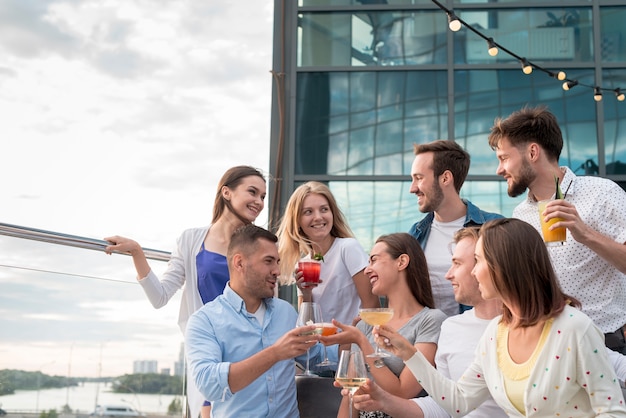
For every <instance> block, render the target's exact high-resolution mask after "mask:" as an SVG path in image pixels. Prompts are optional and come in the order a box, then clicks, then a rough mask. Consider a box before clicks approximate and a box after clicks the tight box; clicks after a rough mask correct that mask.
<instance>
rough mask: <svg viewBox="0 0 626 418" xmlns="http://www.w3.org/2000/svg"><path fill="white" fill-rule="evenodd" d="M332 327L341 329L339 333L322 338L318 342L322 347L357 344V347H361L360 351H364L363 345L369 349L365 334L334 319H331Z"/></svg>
mask: <svg viewBox="0 0 626 418" xmlns="http://www.w3.org/2000/svg"><path fill="white" fill-rule="evenodd" d="M333 325H334V326H336V327H337V328H339V329H341V332H337V333H336V334H334V335H329V336H328V337H322V338H321V339H320V341H321V342H322V343H323V344H324V345H334V344H339V345H350V344H358V345H359V347H361V350H364V347H363V344H364V343H367V345H368V346H370V347H371V345H370V344H369V341H367V337H365V334H363V333H362V332H361V331H360V330H359V329H358V328H357V327H355V326H351V325H346V324H343V323H341V322H339V321H337V320H335V319H333Z"/></svg>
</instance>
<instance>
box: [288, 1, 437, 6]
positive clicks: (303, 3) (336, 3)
mask: <svg viewBox="0 0 626 418" xmlns="http://www.w3.org/2000/svg"><path fill="white" fill-rule="evenodd" d="M369 4H391V5H395V4H398V5H402V4H432V0H299V1H298V6H350V5H369Z"/></svg>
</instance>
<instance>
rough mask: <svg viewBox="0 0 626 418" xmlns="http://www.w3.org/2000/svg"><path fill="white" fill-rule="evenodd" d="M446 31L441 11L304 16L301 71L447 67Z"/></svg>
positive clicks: (300, 51)
mask: <svg viewBox="0 0 626 418" xmlns="http://www.w3.org/2000/svg"><path fill="white" fill-rule="evenodd" d="M447 28H448V26H447V19H446V15H445V14H444V13H442V11H441V10H431V11H415V10H414V11H391V10H390V11H363V12H357V13H347V12H337V13H317V12H316V13H302V14H300V15H299V28H298V34H299V36H298V66H299V67H311V66H364V65H370V66H371V65H374V66H379V65H414V64H434V63H445V62H446V30H447Z"/></svg>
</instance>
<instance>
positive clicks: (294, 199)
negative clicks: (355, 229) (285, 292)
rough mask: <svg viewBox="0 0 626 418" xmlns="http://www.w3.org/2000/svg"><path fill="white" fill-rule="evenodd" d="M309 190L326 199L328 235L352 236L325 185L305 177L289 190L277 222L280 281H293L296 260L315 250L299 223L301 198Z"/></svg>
mask: <svg viewBox="0 0 626 418" xmlns="http://www.w3.org/2000/svg"><path fill="white" fill-rule="evenodd" d="M311 194H318V195H320V196H324V197H325V198H326V200H327V201H328V206H329V208H330V211H331V212H332V214H333V227H332V229H331V230H330V235H331V236H333V237H337V238H353V237H354V234H353V233H352V230H351V229H350V227H349V226H348V223H347V222H346V219H345V216H344V215H343V212H341V209H339V206H338V205H337V201H336V200H335V197H334V196H333V194H332V192H331V191H330V189H329V188H328V186H326V185H325V184H323V183H320V182H317V181H309V182H307V183H304V184H303V185H301V186H299V187H298V188H297V189H296V190H294V192H293V193H292V194H291V197H290V198H289V201H288V202H287V206H286V207H285V213H284V215H283V217H282V219H281V221H280V225H279V226H278V233H277V235H278V254H279V256H280V272H281V284H290V283H291V282H293V271H294V266H295V265H296V263H297V262H298V260H299V259H300V258H302V257H304V256H306V255H307V254H311V253H312V252H314V250H315V249H314V248H313V244H314V243H313V241H311V239H309V237H307V236H306V235H305V234H304V232H302V229H301V228H300V224H299V220H300V214H301V213H302V206H303V205H304V199H305V198H306V197H307V196H309V195H311Z"/></svg>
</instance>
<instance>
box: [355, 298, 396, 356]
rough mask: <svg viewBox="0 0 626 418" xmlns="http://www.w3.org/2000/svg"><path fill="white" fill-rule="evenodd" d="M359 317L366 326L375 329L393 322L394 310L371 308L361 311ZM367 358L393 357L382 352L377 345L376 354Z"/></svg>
mask: <svg viewBox="0 0 626 418" xmlns="http://www.w3.org/2000/svg"><path fill="white" fill-rule="evenodd" d="M359 316H360V317H361V319H362V320H363V321H365V323H366V324H369V325H371V326H373V327H375V326H380V325H385V324H386V323H387V322H389V321H391V318H393V309H391V308H370V309H359ZM367 357H378V358H380V357H391V355H390V354H388V353H385V352H383V351H380V347H378V344H376V348H375V349H374V353H372V354H368V355H367Z"/></svg>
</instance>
